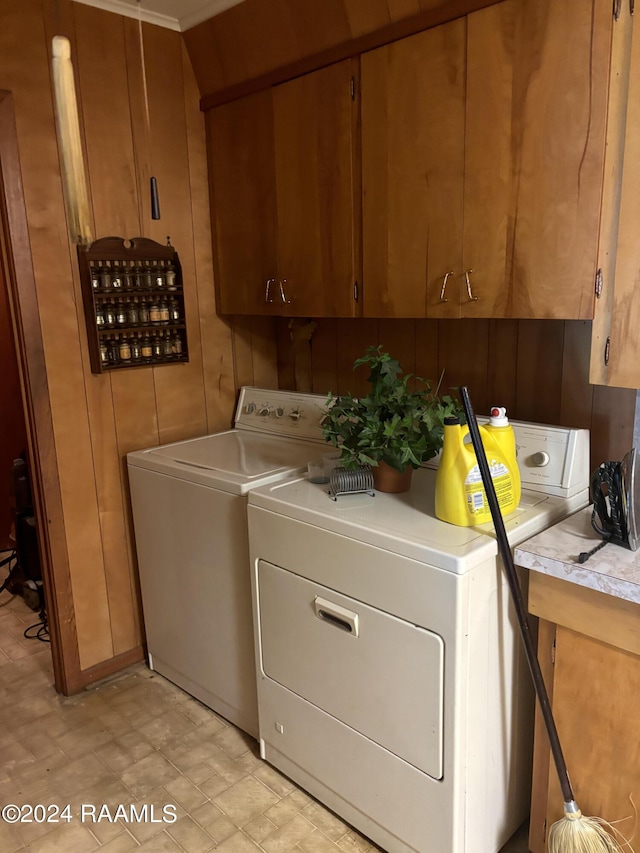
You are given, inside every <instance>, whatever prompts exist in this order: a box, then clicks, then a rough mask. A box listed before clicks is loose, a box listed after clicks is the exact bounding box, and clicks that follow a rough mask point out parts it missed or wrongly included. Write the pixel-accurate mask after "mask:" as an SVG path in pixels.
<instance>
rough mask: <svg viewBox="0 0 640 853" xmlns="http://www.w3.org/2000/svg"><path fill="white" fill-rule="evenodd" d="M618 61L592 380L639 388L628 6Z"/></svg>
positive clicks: (633, 58) (637, 94) (638, 175)
mask: <svg viewBox="0 0 640 853" xmlns="http://www.w3.org/2000/svg"><path fill="white" fill-rule="evenodd" d="M612 53H613V61H614V63H615V64H616V65H617V66H619V67H621V68H622V69H628V70H627V73H625V74H620V75H619V76H618V78H617V79H616V78H613V77H612V86H611V94H610V99H609V101H610V104H609V113H610V125H611V134H610V136H611V138H610V140H608V146H607V147H608V150H610V151H611V156H609V155H608V156H607V168H606V171H605V181H606V184H605V186H606V188H607V189H608V192H607V195H606V197H605V202H606V207H607V210H608V215H607V216H606V218H605V219H604V221H603V237H602V239H601V246H600V257H599V262H598V266H599V268H600V269H601V271H602V276H601V281H600V287H599V289H598V297H597V298H596V300H595V314H594V322H593V335H592V340H591V364H590V375H589V379H590V381H591V382H592V383H594V384H597V385H612V386H615V387H620V388H640V325H639V324H638V318H639V317H640V249H639V246H640V242H639V240H638V234H639V233H640V193H639V192H638V187H639V186H640V30H638V26H637V22H636V27H635V30H634V28H633V26H632V18H631V15H630V13H629V9H628V8H627V6H626V4H624V3H623V4H622V9H621V19H620V20H619V21H618V23H617V24H616V28H615V31H614V40H613V51H612Z"/></svg>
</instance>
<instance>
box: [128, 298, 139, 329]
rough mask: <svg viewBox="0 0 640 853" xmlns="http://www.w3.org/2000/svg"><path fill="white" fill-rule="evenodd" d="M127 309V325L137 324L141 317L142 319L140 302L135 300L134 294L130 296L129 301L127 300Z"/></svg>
mask: <svg viewBox="0 0 640 853" xmlns="http://www.w3.org/2000/svg"><path fill="white" fill-rule="evenodd" d="M126 311H127V326H137V325H138V322H139V319H140V314H139V311H138V303H137V302H135V301H134V299H133V297H132V296H131V297H130V298H129V301H128V302H127V305H126Z"/></svg>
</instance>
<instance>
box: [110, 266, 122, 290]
mask: <svg viewBox="0 0 640 853" xmlns="http://www.w3.org/2000/svg"><path fill="white" fill-rule="evenodd" d="M123 286H124V285H123V281H122V269H121V267H120V264H119V263H118V261H113V262H112V264H111V287H112V288H113V289H114V290H115V291H117V292H118V293H120V292H121V291H122V288H123Z"/></svg>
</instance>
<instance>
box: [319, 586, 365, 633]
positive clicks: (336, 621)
mask: <svg viewBox="0 0 640 853" xmlns="http://www.w3.org/2000/svg"><path fill="white" fill-rule="evenodd" d="M313 609H314V610H315V612H316V616H317V617H318V619H321V620H322V621H323V622H326V623H327V624H328V625H332V626H333V627H334V628H339V629H340V630H341V631H346V632H347V634H351V636H352V637H357V636H358V634H359V626H358V614H357V613H354V612H353V610H347V609H346V608H345V607H340V605H339V604H335V603H334V602H333V601H328V600H327V599H326V598H321V597H320V596H319V595H316V597H315V598H314V599H313Z"/></svg>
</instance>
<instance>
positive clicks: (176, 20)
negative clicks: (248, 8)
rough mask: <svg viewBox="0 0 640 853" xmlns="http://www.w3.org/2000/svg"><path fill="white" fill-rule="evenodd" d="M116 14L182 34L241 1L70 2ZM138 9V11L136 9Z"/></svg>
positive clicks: (135, 0)
mask: <svg viewBox="0 0 640 853" xmlns="http://www.w3.org/2000/svg"><path fill="white" fill-rule="evenodd" d="M74 2H76V3H84V4H85V5H86V6H96V7H97V8H98V9H106V10H107V11H108V12H115V13H116V14H118V15H126V16H127V17H129V18H137V17H138V15H140V17H141V18H142V20H143V21H148V22H149V23H150V24H157V25H158V26H160V27H167V28H168V29H170V30H179V31H181V32H182V31H184V30H188V29H189V28H190V27H195V25H196V24H200V23H201V22H202V21H206V20H207V18H213V17H214V15H217V14H219V13H220V12H224V10H225V9H229V8H230V7H231V6H237V5H238V3H242V2H243V0H140V3H138V2H137V0H74ZM138 7H139V8H138Z"/></svg>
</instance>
